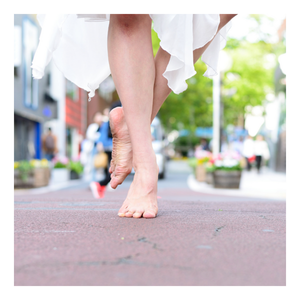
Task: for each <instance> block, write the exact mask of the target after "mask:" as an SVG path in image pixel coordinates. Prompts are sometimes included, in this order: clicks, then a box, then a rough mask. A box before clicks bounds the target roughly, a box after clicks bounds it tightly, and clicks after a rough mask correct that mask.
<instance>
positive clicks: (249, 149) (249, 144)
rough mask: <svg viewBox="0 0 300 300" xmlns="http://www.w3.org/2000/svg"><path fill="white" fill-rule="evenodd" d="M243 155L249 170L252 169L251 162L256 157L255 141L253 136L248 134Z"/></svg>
mask: <svg viewBox="0 0 300 300" xmlns="http://www.w3.org/2000/svg"><path fill="white" fill-rule="evenodd" d="M243 156H244V157H245V159H246V163H247V170H248V171H250V170H251V163H252V162H253V160H254V159H255V157H254V142H253V138H252V136H250V135H248V136H247V138H246V139H245V141H244V144H243Z"/></svg>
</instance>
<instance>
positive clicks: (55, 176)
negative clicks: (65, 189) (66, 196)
mask: <svg viewBox="0 0 300 300" xmlns="http://www.w3.org/2000/svg"><path fill="white" fill-rule="evenodd" d="M69 179H70V171H69V170H68V169H66V168H61V169H52V170H51V182H52V183H58V182H64V181H68V180H69Z"/></svg>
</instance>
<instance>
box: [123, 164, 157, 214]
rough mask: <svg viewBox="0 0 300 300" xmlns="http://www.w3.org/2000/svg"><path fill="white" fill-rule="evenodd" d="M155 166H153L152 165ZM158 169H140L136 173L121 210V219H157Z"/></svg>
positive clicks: (155, 167)
mask: <svg viewBox="0 0 300 300" xmlns="http://www.w3.org/2000/svg"><path fill="white" fill-rule="evenodd" d="M152 166H153V165H152ZM157 178H158V168H157V165H156V163H155V164H154V166H153V167H150V166H149V167H148V168H143V169H138V170H136V172H135V175H134V179H133V182H132V184H131V186H130V189H129V192H128V195H127V197H126V200H125V201H124V203H123V205H122V207H121V208H120V210H119V213H118V215H119V217H127V218H131V217H133V218H141V217H144V218H155V217H156V215H157V212H158V207H157Z"/></svg>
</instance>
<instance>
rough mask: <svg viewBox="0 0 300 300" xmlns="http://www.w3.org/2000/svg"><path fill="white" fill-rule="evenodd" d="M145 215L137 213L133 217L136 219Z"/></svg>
mask: <svg viewBox="0 0 300 300" xmlns="http://www.w3.org/2000/svg"><path fill="white" fill-rule="evenodd" d="M142 215H143V212H140V211H136V212H135V213H134V214H133V215H132V216H133V217H134V218H141V217H142Z"/></svg>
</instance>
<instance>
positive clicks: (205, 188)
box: [187, 174, 286, 201]
mask: <svg viewBox="0 0 300 300" xmlns="http://www.w3.org/2000/svg"><path fill="white" fill-rule="evenodd" d="M187 185H188V186H189V188H190V189H191V190H192V191H194V192H199V193H204V194H210V195H223V196H237V197H249V198H260V199H261V198H264V199H268V200H278V201H286V193H285V192H284V191H280V192H278V191H276V190H273V191H270V190H267V189H265V190H260V191H257V190H250V189H245V188H244V189H243V187H242V182H241V187H240V189H236V190H234V189H232V190H231V189H215V188H214V187H213V186H211V185H209V184H207V183H205V182H199V181H197V180H196V178H195V176H194V175H193V174H191V175H189V177H188V179H187Z"/></svg>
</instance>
